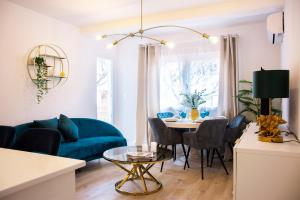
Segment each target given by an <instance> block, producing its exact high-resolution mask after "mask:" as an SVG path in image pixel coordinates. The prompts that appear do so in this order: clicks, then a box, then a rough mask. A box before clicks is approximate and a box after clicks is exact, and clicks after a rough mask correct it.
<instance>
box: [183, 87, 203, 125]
mask: <svg viewBox="0 0 300 200" xmlns="http://www.w3.org/2000/svg"><path fill="white" fill-rule="evenodd" d="M204 92H205V90H201V91H200V92H198V91H197V90H195V91H194V93H189V92H188V93H182V94H181V95H182V96H183V101H182V103H181V104H182V105H183V106H185V107H187V108H190V109H191V112H190V118H191V120H193V121H194V120H196V119H198V118H199V111H198V107H199V106H200V105H201V104H203V103H205V102H206V101H205V100H204Z"/></svg>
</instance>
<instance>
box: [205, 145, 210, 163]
mask: <svg viewBox="0 0 300 200" xmlns="http://www.w3.org/2000/svg"><path fill="white" fill-rule="evenodd" d="M209 154H210V148H207V149H206V163H207V167H209Z"/></svg>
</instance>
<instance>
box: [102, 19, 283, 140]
mask: <svg viewBox="0 0 300 200" xmlns="http://www.w3.org/2000/svg"><path fill="white" fill-rule="evenodd" d="M208 33H210V34H212V35H226V34H237V35H239V52H238V53H239V63H240V79H247V80H252V73H253V71H254V70H258V69H260V67H264V68H265V69H278V68H280V65H281V63H280V46H277V45H275V46H273V45H272V44H271V42H269V40H268V35H267V31H266V25H265V22H256V23H250V24H243V25H238V26H233V27H227V28H218V29H212V30H209V31H208ZM158 38H161V39H166V40H168V41H175V42H177V41H181V42H195V41H197V40H199V39H198V38H197V36H196V35H194V34H191V33H189V32H182V33H172V34H159V35H158ZM138 42H139V41H138V40H126V41H124V42H122V43H120V44H119V45H118V46H117V47H116V55H115V61H114V63H115V66H114V67H115V83H114V84H115V93H114V99H115V101H114V111H115V116H114V119H115V125H116V126H117V127H118V128H120V129H121V130H122V132H123V133H124V135H125V136H126V137H127V138H128V143H129V144H134V142H135V135H136V118H135V116H136V99H137V97H136V95H137V69H138ZM106 43H108V41H103V42H102V46H103V45H105V44H106ZM175 48H176V47H175ZM107 51H110V50H107Z"/></svg>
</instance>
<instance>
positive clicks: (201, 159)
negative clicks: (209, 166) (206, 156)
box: [201, 149, 204, 180]
mask: <svg viewBox="0 0 300 200" xmlns="http://www.w3.org/2000/svg"><path fill="white" fill-rule="evenodd" d="M201 176H202V180H203V179H204V177H203V149H201Z"/></svg>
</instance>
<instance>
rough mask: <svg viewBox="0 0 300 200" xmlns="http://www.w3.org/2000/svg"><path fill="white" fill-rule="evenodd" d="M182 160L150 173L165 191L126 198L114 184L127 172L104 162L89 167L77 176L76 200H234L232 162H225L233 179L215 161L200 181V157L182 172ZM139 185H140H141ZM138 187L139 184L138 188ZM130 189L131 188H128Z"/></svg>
mask: <svg viewBox="0 0 300 200" xmlns="http://www.w3.org/2000/svg"><path fill="white" fill-rule="evenodd" d="M183 160H184V159H183V156H180V155H178V158H177V160H176V161H175V162H173V161H172V160H170V161H168V162H166V163H165V166H164V170H163V173H160V171H159V170H160V165H157V166H154V167H153V168H152V169H151V173H152V174H153V175H154V176H155V177H156V178H157V179H158V180H159V181H161V182H162V184H163V188H162V189H161V190H160V191H159V192H157V193H155V194H151V195H147V196H142V197H141V196H126V195H122V194H119V193H117V192H116V191H115V189H114V184H115V182H117V181H118V180H120V179H122V178H123V176H125V172H124V171H123V170H121V169H119V168H118V167H116V166H114V165H113V164H112V163H109V162H107V161H105V160H104V159H101V160H100V162H99V160H96V161H92V162H89V163H87V167H85V168H84V169H82V170H81V171H80V172H77V174H76V200H96V199H97V200H102V199H103V200H111V199H114V200H116V199H122V200H131V199H141V198H143V200H148V199H168V200H185V199H187V200H196V199H197V200H198V199H203V200H231V199H232V198H233V197H232V162H225V164H226V166H227V169H228V170H229V173H230V175H229V176H228V175H226V174H225V171H224V169H223V168H222V166H221V163H220V162H219V160H218V159H217V158H216V159H215V161H214V165H213V167H212V168H207V167H206V162H205V168H204V180H201V168H200V167H201V165H200V158H199V154H198V152H196V151H191V155H190V164H191V168H190V169H187V170H183V167H182V166H183V164H184V163H183ZM138 183H139V182H138ZM137 185H138V184H137ZM127 186H128V185H127Z"/></svg>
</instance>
